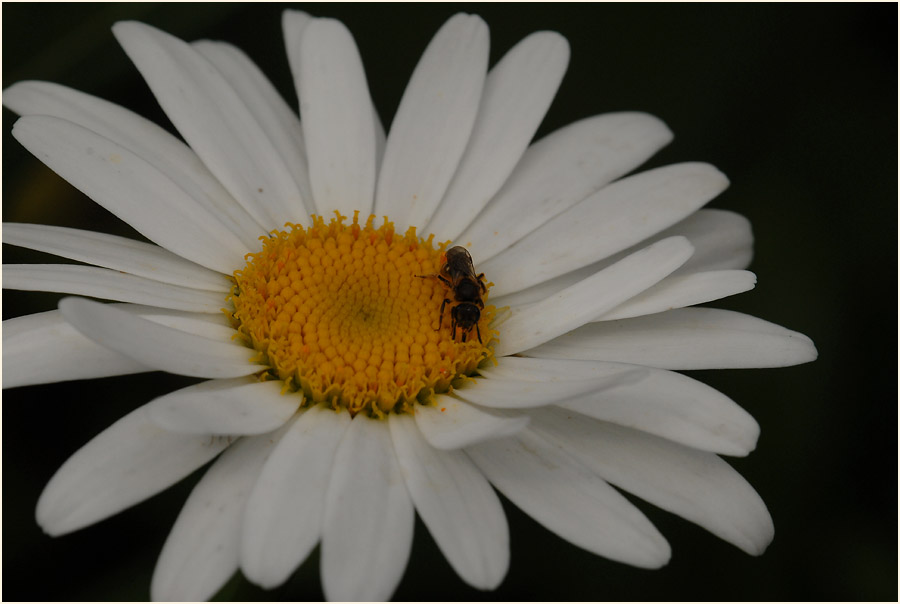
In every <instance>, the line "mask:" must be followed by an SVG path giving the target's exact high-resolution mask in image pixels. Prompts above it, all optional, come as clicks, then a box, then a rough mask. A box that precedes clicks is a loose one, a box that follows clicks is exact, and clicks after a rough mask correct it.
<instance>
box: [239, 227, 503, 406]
mask: <svg viewBox="0 0 900 604" xmlns="http://www.w3.org/2000/svg"><path fill="white" fill-rule="evenodd" d="M336 214H337V213H336ZM358 217H359V216H358V213H356V214H354V217H353V223H352V224H349V225H345V224H344V220H345V217H344V216H341V215H340V214H337V217H336V218H332V219H331V221H330V222H328V223H326V222H325V220H324V218H322V217H320V216H313V219H312V221H313V224H312V226H311V227H309V228H304V227H302V226H299V225H295V224H289V225H287V227H286V230H284V231H273V232H272V233H271V234H270V236H269V237H268V238H265V240H264V243H263V248H262V250H261V251H259V252H257V253H255V254H248V256H247V265H246V266H245V267H244V268H242V269H241V270H238V271H236V272H235V273H234V278H235V281H236V284H235V286H234V288H233V289H232V293H231V300H232V302H233V304H234V313H233V314H232V315H231V316H232V320H233V322H234V326H235V328H236V329H237V330H238V332H239V333H240V334H241V335H242V336H244V337H245V338H246V339H247V340H248V343H249V345H251V346H252V347H253V348H255V349H256V350H258V351H259V352H260V353H261V355H262V359H261V360H262V361H263V362H264V363H265V364H266V365H268V367H269V368H270V370H269V371H268V372H266V373H265V374H264V376H265V377H277V378H278V379H280V380H282V381H284V382H285V384H286V387H287V388H288V389H290V390H300V391H302V392H303V394H304V395H305V396H306V399H307V400H308V401H312V402H315V403H318V402H322V401H328V402H330V403H331V404H332V405H333V406H335V407H339V406H342V407H346V408H347V409H349V410H350V412H351V413H354V414H355V413H358V412H360V411H364V410H366V411H368V412H369V413H370V414H372V415H376V416H382V415H383V414H384V413H387V412H389V411H391V410H394V411H401V412H402V411H409V410H410V409H411V405H412V404H413V403H414V402H416V401H417V400H418V401H419V402H423V403H424V402H428V401H429V399H431V397H432V396H433V395H434V393H439V392H446V391H447V390H449V389H450V386H451V382H452V381H453V380H454V379H456V378H459V377H461V376H464V375H467V374H471V373H473V372H474V371H475V369H476V367H477V366H478V364H479V363H480V362H481V361H483V360H484V359H486V358H487V357H489V356H491V355H492V349H491V348H490V347H489V346H488V344H489V341H490V340H491V336H492V335H493V334H494V332H492V331H491V330H490V328H489V327H488V325H489V323H490V321H491V319H492V318H493V316H494V314H495V309H494V307H493V306H486V307H485V309H484V310H483V311H482V314H481V318H480V320H479V322H478V328H479V330H480V333H481V334H482V335H483V337H482V340H483V341H484V343H481V342H479V341H478V339H477V338H475V337H471V338H468V339H467V341H466V342H462V341H461V339H462V338H460V337H457V338H456V339H454V335H453V334H452V333H451V329H450V324H451V322H450V320H449V314H450V308H451V307H452V302H453V292H452V291H451V290H450V289H449V288H448V287H447V286H446V285H445V284H444V283H443V282H442V281H441V280H439V279H437V278H435V277H434V276H435V275H436V274H438V273H439V272H440V269H441V266H442V263H443V250H444V248H445V247H446V246H447V244H446V243H444V244H442V245H439V246H437V247H435V246H434V245H433V243H432V240H433V238H434V236H433V235H432V236H429V237H428V239H422V238H421V237H417V236H416V229H415V227H410V228H409V229H408V230H407V231H406V234H404V235H402V236H401V235H398V234H397V233H395V232H394V227H393V224H392V223H391V222H389V221H388V220H387V218H385V219H384V224H383V225H382V226H381V227H379V228H375V227H374V222H375V217H374V216H370V217H369V218H368V220H367V221H366V224H365V225H364V226H362V225H360V224H359V222H358ZM445 299H449V300H450V301H451V303H450V304H447V305H446V308H445V311H444V314H445V316H444V317H443V319H442V318H441V316H440V315H441V312H440V310H441V306H442V304H443V302H444V300H445ZM439 325H440V330H438V326H439ZM473 335H474V333H473Z"/></svg>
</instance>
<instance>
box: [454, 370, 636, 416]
mask: <svg viewBox="0 0 900 604" xmlns="http://www.w3.org/2000/svg"><path fill="white" fill-rule="evenodd" d="M482 374H483V375H484V376H485V379H478V380H476V381H475V383H474V384H469V383H467V384H465V385H463V386H462V387H461V388H457V389H455V390H454V391H453V394H454V395H455V396H457V397H459V398H461V399H463V400H466V401H468V402H470V403H475V404H477V405H482V406H484V407H495V408H498V409H507V408H512V409H524V408H529V407H542V406H544V405H550V404H553V403H558V402H560V401H564V400H566V399H570V398H580V397H582V396H584V395H585V394H587V393H596V394H598V395H599V393H602V392H603V391H604V390H607V389H615V388H617V387H618V386H621V385H624V384H630V383H633V382H635V381H639V380H641V379H643V377H644V368H643V367H636V366H630V365H621V366H618V367H614V366H612V365H610V366H609V370H608V371H607V372H606V375H603V376H597V377H593V378H590V379H581V380H573V379H566V380H560V381H553V380H547V381H540V382H537V381H526V380H518V379H513V380H509V379H503V377H501V376H495V375H494V374H493V373H492V372H491V371H490V370H489V369H485V370H482Z"/></svg>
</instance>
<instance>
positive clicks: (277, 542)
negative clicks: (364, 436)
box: [241, 406, 377, 589]
mask: <svg viewBox="0 0 900 604" xmlns="http://www.w3.org/2000/svg"><path fill="white" fill-rule="evenodd" d="M349 425H350V414H349V413H347V412H345V411H339V412H335V411H334V410H332V409H330V408H327V407H324V406H318V407H313V408H311V409H309V410H308V411H306V412H305V413H304V414H303V415H302V416H301V417H300V419H299V420H297V422H295V423H294V424H293V426H291V429H290V430H289V431H288V432H287V433H286V434H285V437H284V438H283V439H282V441H281V442H280V443H279V445H278V448H277V449H275V451H274V452H273V453H272V456H271V457H270V458H269V460H268V461H267V462H266V465H265V466H264V467H263V469H262V472H260V473H259V479H258V480H257V481H256V484H255V485H254V487H253V492H252V493H251V494H250V498H249V499H248V500H247V509H246V512H245V513H244V522H243V526H242V529H241V530H242V533H241V535H242V536H241V570H242V571H243V572H244V574H245V575H246V576H247V578H249V579H250V580H251V581H253V582H254V583H256V584H258V585H260V586H262V587H264V588H267V589H270V588H272V587H276V586H278V585H281V584H282V583H283V582H284V581H286V580H287V578H288V577H289V576H290V574H291V573H292V572H294V570H295V569H296V568H297V566H299V565H300V563H301V562H303V560H304V559H305V558H306V556H308V555H309V552H310V551H312V549H313V548H314V547H315V546H316V543H318V542H319V539H320V538H321V537H322V521H323V516H324V513H325V491H326V489H327V488H328V482H329V479H330V477H331V474H332V468H333V465H334V459H335V452H336V451H337V447H338V443H339V442H340V440H341V437H342V436H343V434H344V432H345V431H346V430H347V428H348V427H349ZM370 520H371V521H373V522H377V520H376V519H374V518H372V519H370ZM345 572H347V570H346V569H345Z"/></svg>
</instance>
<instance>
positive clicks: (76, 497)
mask: <svg viewBox="0 0 900 604" xmlns="http://www.w3.org/2000/svg"><path fill="white" fill-rule="evenodd" d="M227 446H228V440H227V439H225V438H212V437H210V436H209V435H197V434H191V435H185V434H175V433H173V432H169V431H167V430H163V429H162V428H160V427H159V426H157V425H156V424H155V423H153V421H152V420H150V418H149V417H148V414H147V405H144V406H143V407H139V408H137V409H135V410H134V411H132V412H131V413H129V414H128V415H126V416H125V417H123V418H122V419H120V420H119V421H117V422H116V423H114V424H113V425H112V426H110V427H109V428H107V429H106V430H104V431H103V432H101V433H100V434H98V435H97V436H96V437H94V439H93V440H91V441H90V442H89V443H88V444H86V445H85V446H83V447H82V448H81V449H79V450H78V451H77V452H76V453H75V454H74V455H72V457H70V458H69V459H68V461H66V463H64V464H63V465H62V467H60V469H59V470H57V472H56V474H54V475H53V478H51V479H50V482H49V483H47V486H46V488H44V492H43V493H41V496H40V499H38V504H37V522H38V524H39V525H41V528H43V529H44V531H45V532H46V533H47V534H49V535H53V536H58V535H62V534H64V533H69V532H71V531H74V530H77V529H80V528H83V527H85V526H88V525H90V524H93V523H95V522H98V521H100V520H103V519H104V518H108V517H109V516H112V515H113V514H116V513H118V512H120V511H122V510H124V509H125V508H128V507H130V506H132V505H134V504H136V503H139V502H141V501H143V500H144V499H146V498H148V497H151V496H152V495H155V494H156V493H159V492H160V491H162V490H163V489H165V488H167V487H169V486H171V485H173V484H175V483H176V482H178V481H179V480H181V479H182V478H184V477H185V476H187V475H188V474H190V473H191V472H193V471H194V470H196V469H197V468H199V467H200V466H202V465H203V464H205V463H206V462H208V461H209V460H210V459H212V458H213V457H215V456H216V455H218V454H219V452H220V451H222V449H224V448H225V447H227Z"/></svg>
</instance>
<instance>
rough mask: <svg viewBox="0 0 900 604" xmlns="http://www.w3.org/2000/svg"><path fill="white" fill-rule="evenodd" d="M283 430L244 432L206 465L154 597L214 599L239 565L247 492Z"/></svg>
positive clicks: (160, 569) (159, 570) (159, 569)
mask: <svg viewBox="0 0 900 604" xmlns="http://www.w3.org/2000/svg"><path fill="white" fill-rule="evenodd" d="M283 433H284V429H282V430H279V431H277V432H273V433H271V434H265V435H262V436H256V437H250V438H242V439H240V440H238V441H237V442H236V443H234V444H233V445H231V446H230V447H228V450H227V451H225V452H224V453H222V456H221V457H220V458H219V459H217V460H216V462H215V463H214V464H213V465H212V466H211V467H210V468H209V470H207V471H206V474H204V475H203V478H201V479H200V482H198V483H197V486H195V487H194V490H192V491H191V494H190V496H189V497H188V499H187V501H186V502H185V503H184V507H182V508H181V513H180V514H178V519H177V520H176V521H175V525H174V526H173V527H172V530H171V532H170V533H169V537H168V538H167V539H166V543H165V545H164V546H163V549H162V553H160V555H159V561H158V562H157V563H156V568H155V569H154V571H153V579H152V580H151V582H150V597H151V599H152V600H154V601H173V602H202V601H206V600H209V599H210V598H212V597H213V596H214V595H215V594H216V592H217V591H218V590H219V589H220V588H221V587H222V585H224V584H225V582H226V581H227V580H228V579H229V578H230V577H231V576H232V575H233V574H234V572H235V571H236V570H237V569H238V556H239V553H240V547H241V530H240V527H241V517H242V514H243V512H244V508H245V504H246V501H247V497H248V495H249V494H250V490H251V489H252V488H253V484H254V483H255V482H256V479H257V477H258V476H259V471H260V469H261V468H262V465H263V463H264V462H265V460H266V459H267V458H268V456H269V455H270V454H271V452H272V451H273V449H274V448H275V445H276V444H277V443H278V442H279V440H280V438H281V436H282V434H283Z"/></svg>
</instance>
